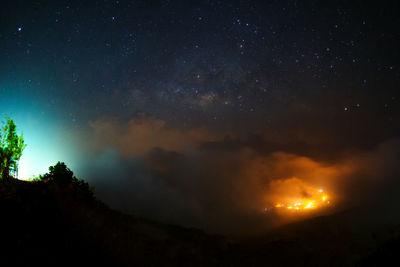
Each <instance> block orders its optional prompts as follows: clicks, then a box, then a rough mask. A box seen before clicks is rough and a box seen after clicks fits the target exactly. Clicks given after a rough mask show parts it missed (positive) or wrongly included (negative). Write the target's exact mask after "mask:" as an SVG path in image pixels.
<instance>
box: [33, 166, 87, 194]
mask: <svg viewBox="0 0 400 267" xmlns="http://www.w3.org/2000/svg"><path fill="white" fill-rule="evenodd" d="M40 181H42V182H46V183H55V184H58V185H62V186H68V185H71V186H72V187H71V189H73V191H74V192H75V193H78V194H81V195H83V196H85V197H89V198H91V197H92V196H93V190H94V188H93V187H90V186H89V184H88V183H87V182H85V181H84V180H82V179H78V178H76V177H75V176H74V173H73V172H72V171H71V170H70V169H69V168H68V167H67V165H66V164H65V163H64V162H60V161H59V162H57V164H56V165H54V166H50V167H49V172H48V173H46V174H44V175H41V176H40Z"/></svg>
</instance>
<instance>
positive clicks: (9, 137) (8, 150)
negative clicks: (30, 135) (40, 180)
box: [0, 119, 26, 179]
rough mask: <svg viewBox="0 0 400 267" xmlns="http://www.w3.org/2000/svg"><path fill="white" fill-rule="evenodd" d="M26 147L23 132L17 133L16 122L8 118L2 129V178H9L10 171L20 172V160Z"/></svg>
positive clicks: (0, 148) (0, 166)
mask: <svg viewBox="0 0 400 267" xmlns="http://www.w3.org/2000/svg"><path fill="white" fill-rule="evenodd" d="M25 147H26V144H25V142H24V138H23V136H22V134H21V135H18V134H17V126H16V124H15V123H14V121H13V120H12V119H8V120H7V121H6V123H5V125H4V126H2V127H1V129H0V178H3V179H8V178H10V177H11V175H10V172H14V173H16V172H18V162H19V160H20V158H21V156H22V152H23V151H24V149H25Z"/></svg>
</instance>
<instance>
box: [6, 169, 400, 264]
mask: <svg viewBox="0 0 400 267" xmlns="http://www.w3.org/2000/svg"><path fill="white" fill-rule="evenodd" d="M57 166H58V171H57ZM60 168H61V169H64V171H61V172H60V171H59V170H60ZM65 170H67V172H65ZM68 170H69V169H68V168H67V167H66V166H65V165H64V166H63V165H62V164H58V165H56V166H54V167H53V169H52V168H50V173H48V174H46V175H44V176H42V179H40V180H37V181H30V182H28V181H20V180H17V179H8V180H0V209H1V211H2V217H1V218H2V219H1V223H0V227H1V229H2V233H1V248H0V249H1V254H2V258H1V262H2V263H5V264H4V265H11V264H18V265H35V264H40V265H52V266H60V265H76V264H79V265H81V264H86V265H89V266H93V265H96V264H109V265H111V264H112V265H114V266H134V265H140V266H159V265H162V266H217V265H218V266H221V265H227V266H266V265H268V266H338V265H339V266H342V265H348V266H352V265H371V266H380V265H382V263H385V262H386V263H390V262H393V261H396V260H397V262H399V261H398V259H396V257H397V256H396V253H395V252H396V251H398V249H399V248H400V239H399V237H400V226H399V225H395V224H393V225H377V224H374V223H372V222H371V224H372V225H373V226H369V225H368V222H367V221H366V218H367V217H366V215H367V214H368V212H369V211H366V210H361V209H359V210H350V211H346V212H342V213H338V214H334V215H331V216H323V217H318V218H314V219H309V220H306V221H302V222H298V223H293V224H291V225H287V226H283V227H281V228H279V229H275V230H274V231H273V232H271V233H269V234H267V235H265V236H262V237H257V238H254V237H252V238H247V239H241V240H232V239H228V238H225V237H222V236H217V235H210V234H206V233H204V232H202V231H200V230H196V229H187V228H183V227H178V226H172V225H167V224H162V223H156V222H151V221H148V220H145V219H140V218H136V217H134V216H131V215H126V214H123V213H121V212H118V211H115V210H112V209H110V208H109V207H107V206H106V205H105V204H104V203H102V202H101V201H99V200H97V199H96V198H95V197H94V196H93V193H92V190H91V189H90V187H89V186H88V185H87V184H86V183H85V182H83V181H82V180H79V179H76V178H75V177H74V176H73V174H72V172H71V173H68ZM65 173H67V174H68V175H67V176H68V177H69V178H67V179H66V176H65ZM63 175H64V176H63ZM2 265H3V264H2Z"/></svg>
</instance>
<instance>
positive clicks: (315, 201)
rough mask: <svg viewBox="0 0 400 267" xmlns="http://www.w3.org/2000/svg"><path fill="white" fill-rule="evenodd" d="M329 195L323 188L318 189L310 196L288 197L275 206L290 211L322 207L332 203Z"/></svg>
mask: <svg viewBox="0 0 400 267" xmlns="http://www.w3.org/2000/svg"><path fill="white" fill-rule="evenodd" d="M329 199H330V197H329V195H328V194H327V193H326V192H324V190H323V189H318V190H317V191H316V192H314V194H313V195H312V196H310V197H304V198H296V199H288V200H286V201H282V202H277V203H276V204H275V205H274V207H275V208H277V209H285V210H290V211H305V210H313V209H316V208H321V207H324V206H327V205H329V204H330V200H329Z"/></svg>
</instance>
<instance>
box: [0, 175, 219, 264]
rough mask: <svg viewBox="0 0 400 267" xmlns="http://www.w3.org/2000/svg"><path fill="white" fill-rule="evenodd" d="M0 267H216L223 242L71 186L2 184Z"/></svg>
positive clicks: (15, 182)
mask: <svg viewBox="0 0 400 267" xmlns="http://www.w3.org/2000/svg"><path fill="white" fill-rule="evenodd" d="M0 211H1V220H0V227H1V242H0V244H1V245H0V255H1V257H0V265H1V266H5V265H4V263H8V264H12V263H16V264H26V265H33V264H34V263H40V264H43V263H47V264H49V265H53V266H58V265H60V264H63V265H64V264H65V265H70V264H71V265H76V264H78V263H81V264H89V266H92V265H95V264H104V263H108V264H113V265H132V264H137V265H139V264H140V265H144V266H148V265H187V264H189V263H196V264H199V265H212V264H215V263H216V262H217V261H218V259H217V257H218V255H217V254H216V252H217V251H218V250H219V249H218V248H217V247H219V246H220V245H221V239H220V238H219V237H215V236H210V235H206V234H204V233H202V232H201V231H198V230H194V229H193V230H192V229H184V228H180V227H174V226H169V225H159V224H156V223H151V222H146V221H144V220H139V219H136V218H134V217H132V216H128V215H124V214H122V213H119V212H116V211H113V210H111V209H109V208H108V207H106V206H105V205H104V204H102V203H101V202H99V201H96V200H94V199H93V198H91V197H90V195H89V196H88V195H86V194H85V192H79V191H76V190H74V189H73V188H72V187H71V186H65V185H63V186H61V185H57V184H54V183H53V184H51V183H36V182H35V183H32V182H24V181H17V180H13V181H10V182H0Z"/></svg>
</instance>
